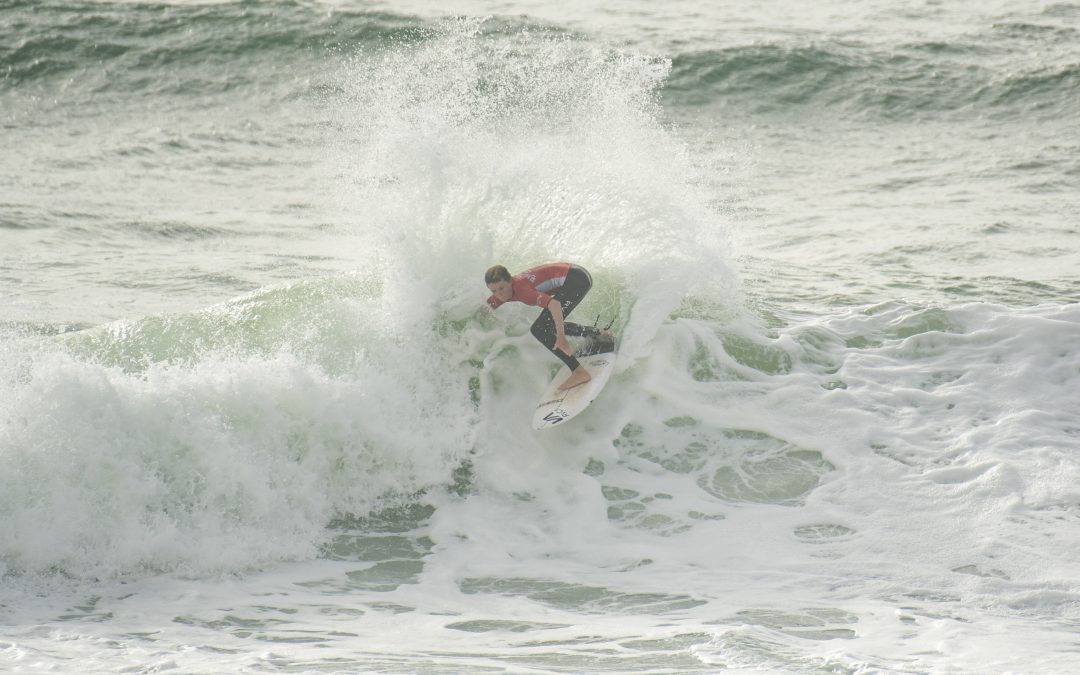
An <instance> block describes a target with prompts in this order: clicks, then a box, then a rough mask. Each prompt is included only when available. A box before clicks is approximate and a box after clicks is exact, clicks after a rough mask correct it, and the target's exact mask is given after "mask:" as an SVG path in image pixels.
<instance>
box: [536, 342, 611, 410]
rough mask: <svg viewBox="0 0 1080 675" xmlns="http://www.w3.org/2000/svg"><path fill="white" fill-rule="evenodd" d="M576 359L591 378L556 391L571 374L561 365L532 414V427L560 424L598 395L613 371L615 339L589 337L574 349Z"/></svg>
mask: <svg viewBox="0 0 1080 675" xmlns="http://www.w3.org/2000/svg"><path fill="white" fill-rule="evenodd" d="M574 356H575V357H576V358H577V360H578V362H579V363H581V365H582V366H583V367H584V368H585V369H586V370H588V371H589V375H591V376H592V379H591V380H589V381H588V382H586V383H585V384H583V385H581V386H578V387H574V388H573V389H566V390H563V391H559V385H560V384H562V383H563V382H564V381H566V378H568V377H570V369H569V368H567V367H566V366H563V367H562V368H560V369H559V372H558V373H557V374H556V375H555V379H553V380H552V381H551V384H549V385H548V388H547V389H546V390H545V391H544V396H543V397H542V398H541V399H540V403H539V404H537V406H536V411H535V412H534V413H533V429H549V428H551V427H554V426H558V425H559V424H562V423H563V422H565V421H566V420H568V419H570V418H571V417H573V416H574V415H577V414H578V413H580V412H581V411H582V410H585V408H587V407H588V406H589V404H590V403H592V402H593V401H595V400H596V397H597V396H599V395H600V390H601V389H603V388H604V385H605V384H607V381H608V379H610V378H611V374H612V373H613V372H614V371H615V341H614V340H610V339H609V340H606V341H602V342H597V341H593V340H589V341H587V342H586V343H585V346H584V347H582V348H581V349H580V350H578V351H576V352H574Z"/></svg>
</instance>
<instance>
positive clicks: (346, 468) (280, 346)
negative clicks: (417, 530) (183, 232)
mask: <svg viewBox="0 0 1080 675" xmlns="http://www.w3.org/2000/svg"><path fill="white" fill-rule="evenodd" d="M144 11H150V10H144ZM210 11H212V10H209V9H202V8H194V9H185V10H183V12H181V14H182V15H184V16H186V17H187V18H186V19H185V21H186V22H187V23H190V22H191V21H192V20H194V19H193V17H199V16H201V15H202V13H203V12H210ZM137 16H138V13H137ZM217 20H218V21H222V22H224V23H225V25H226V26H231V27H230V28H229V30H235V26H233V25H232V22H236V21H245V22H246V21H252V19H250V18H247V17H246V15H245V14H244V12H242V11H241V10H240V8H233V10H232V11H231V12H226V16H225V17H224V18H220V17H219V18H218V19H217ZM177 21H180V19H179V18H178V19H177ZM90 23H91V24H95V25H96V22H95V21H90ZM168 25H169V23H168V22H165V24H164V25H163V26H161V29H162V30H166V29H167V27H168ZM132 30H136V29H134V28H133V29H132ZM264 30H265V29H264ZM271 32H272V31H271ZM383 38H384V39H385V38H386V36H385V35H383ZM263 41H264V38H261V37H258V36H253V37H251V38H250V42H251V45H258V44H261V43H262V42H263ZM271 42H272V43H273V45H275V47H274V48H280V47H281V46H282V45H285V46H291V45H292V42H291V41H290V40H286V39H281V40H274V41H271ZM252 48H254V47H252ZM245 49H246V48H245ZM667 72H668V65H667V63H666V62H664V61H660V60H656V59H651V58H644V57H638V56H634V55H631V54H626V53H620V52H611V51H599V50H596V49H594V48H592V47H591V46H588V45H584V44H581V43H579V42H576V41H575V40H573V39H571V38H568V37H566V36H563V35H559V34H549V33H540V34H536V35H531V34H529V33H524V32H520V31H519V30H518V29H512V30H510V31H509V32H508V31H507V29H505V28H504V27H499V26H496V27H495V28H494V29H492V27H491V26H489V25H487V24H484V23H483V22H479V21H454V22H449V23H446V24H443V25H441V26H436V27H430V26H429V27H427V28H425V29H424V30H416V31H415V32H414V33H413V34H412V37H411V39H410V40H407V41H405V42H404V43H403V44H401V45H397V46H395V43H393V42H391V46H390V47H389V48H386V49H380V50H378V51H377V52H376V53H374V54H373V55H366V54H364V53H363V52H360V53H359V54H358V55H357V56H354V57H350V58H349V59H347V60H345V61H344V62H343V63H342V65H341V66H340V70H339V72H338V74H337V78H338V79H337V85H336V86H334V87H323V88H321V90H320V91H321V93H320V94H319V97H320V102H319V108H320V109H321V110H322V111H323V114H325V115H326V116H327V117H326V122H325V124H326V126H327V128H328V129H329V130H331V132H332V133H333V136H334V144H333V146H332V147H331V152H330V153H329V155H328V156H330V157H332V158H333V159H332V161H333V162H334V166H336V167H338V171H340V172H341V174H342V175H346V176H348V180H347V182H345V183H343V186H342V188H341V190H340V191H339V192H338V193H337V195H336V196H335V199H337V200H338V201H339V203H340V204H341V205H342V207H343V212H344V213H347V214H348V218H349V219H350V220H351V221H353V222H355V223H356V228H357V230H358V231H359V232H362V234H360V235H358V237H357V238H356V239H354V240H353V242H352V245H353V246H355V247H356V250H355V251H354V253H353V255H354V260H356V261H357V262H358V263H359V264H360V265H361V269H362V270H363V271H362V272H357V273H354V274H345V275H343V276H340V277H335V278H331V279H328V280H318V279H315V280H311V281H305V282H299V283H292V284H289V285H288V286H286V287H284V288H271V289H265V290H260V291H257V292H255V293H253V294H250V295H247V296H244V297H241V298H239V299H237V300H234V301H231V302H227V303H224V304H222V305H219V306H216V307H213V308H211V309H209V310H205V311H196V312H193V313H165V314H161V315H156V316H151V317H148V318H144V319H138V320H122V321H119V322H116V323H110V324H107V325H103V326H100V327H96V328H91V329H87V330H82V331H78V332H73V333H68V334H65V335H63V336H62V338H61V339H60V341H59V342H58V343H54V342H53V341H51V340H46V341H45V342H44V343H39V342H38V340H37V338H34V337H33V336H24V337H23V338H21V339H16V340H14V341H13V342H12V346H11V347H10V348H9V349H8V350H7V352H6V355H5V356H6V364H5V365H6V368H7V370H8V372H9V373H11V375H10V377H9V378H8V379H6V380H5V381H6V382H7V385H6V386H7V387H8V389H7V391H6V392H5V396H4V397H3V398H4V400H5V402H6V403H5V405H6V406H7V416H8V419H11V420H15V421H16V422H15V423H13V424H12V425H9V426H8V427H7V428H6V430H5V431H6V434H5V436H4V439H3V442H4V448H5V451H4V456H5V458H6V461H7V462H9V466H10V467H11V470H10V471H7V472H5V479H4V480H5V483H6V486H5V487H6V489H5V490H4V491H3V492H4V495H5V497H4V499H5V510H6V512H7V513H8V514H9V517H8V518H6V519H5V521H4V527H5V529H6V530H7V531H6V535H7V536H4V537H3V539H4V541H5V542H6V543H5V549H6V550H5V551H4V553H3V556H2V557H3V560H4V562H5V570H6V571H7V572H8V573H14V574H29V573H43V572H48V571H61V572H63V573H64V574H67V575H70V576H75V577H87V576H102V575H104V576H110V575H125V574H130V573H137V572H139V571H140V570H151V571H170V570H183V571H186V572H188V573H194V574H198V573H207V572H211V571H214V570H224V571H227V570H232V569H246V568H249V567H251V566H257V565H259V564H262V563H264V562H266V561H269V560H277V559H289V558H296V557H301V558H302V557H305V556H309V555H313V554H314V553H315V551H316V546H317V545H318V544H319V543H320V542H322V541H323V540H324V539H325V538H326V536H327V535H326V531H325V526H326V525H327V523H329V522H330V521H331V520H333V519H335V518H338V517H342V516H350V515H364V514H366V513H367V512H368V510H369V509H371V508H373V507H374V506H377V505H380V504H384V503H385V502H386V501H387V500H394V499H404V500H406V501H407V500H409V499H414V498H415V495H417V494H422V493H423V492H424V491H426V490H428V489H431V488H432V487H436V486H439V485H440V484H441V482H442V481H445V480H446V479H447V478H448V477H449V476H451V475H453V472H454V470H455V469H457V468H460V467H461V465H462V463H463V462H465V461H466V460H467V459H468V458H469V457H470V456H471V455H474V454H483V453H485V452H488V451H490V450H491V449H492V448H493V447H498V446H500V445H501V443H502V442H503V436H502V434H503V433H504V432H502V431H497V428H498V427H499V426H500V425H498V424H496V420H495V419H491V415H492V412H491V406H492V405H494V404H490V403H487V401H486V400H485V399H486V398H487V397H488V396H492V397H495V396H496V394H494V393H493V391H498V389H499V386H498V385H497V384H496V382H497V381H498V380H501V379H503V378H505V377H507V376H508V374H509V372H510V371H508V370H507V369H513V368H515V366H513V365H511V364H512V362H513V361H516V360H518V359H525V362H526V363H529V364H531V365H533V366H535V367H536V370H535V372H534V374H533V375H532V376H531V377H530V378H529V379H528V384H530V385H535V384H538V383H539V381H540V380H541V379H543V378H545V377H546V376H547V375H546V370H545V369H544V367H543V364H544V363H545V362H544V360H543V358H542V357H541V356H539V355H536V354H531V353H530V352H531V350H529V349H528V348H527V347H526V346H525V345H524V344H519V342H520V341H519V340H509V338H507V337H506V334H505V333H503V329H502V328H498V327H497V326H498V324H495V323H493V320H492V319H490V318H489V317H485V316H483V315H477V314H476V313H475V310H476V307H477V306H478V303H477V300H478V298H476V297H474V296H476V294H477V292H478V291H480V290H482V283H480V282H477V280H478V279H482V276H483V270H484V269H486V267H487V266H488V265H489V264H491V262H492V261H495V260H502V261H504V262H506V264H508V265H511V266H514V267H520V266H522V265H524V264H525V262H526V261H529V260H534V259H537V258H540V257H542V256H544V255H545V252H546V251H550V250H559V251H561V252H562V255H563V256H565V257H567V258H570V259H575V260H588V261H590V263H589V266H590V268H591V269H592V270H593V272H594V274H596V276H597V277H598V278H599V279H600V281H599V282H598V284H597V288H596V290H594V292H593V293H592V295H591V297H590V298H589V301H588V302H586V303H585V305H584V306H583V307H582V308H581V310H579V313H593V312H596V313H601V314H603V315H604V316H605V317H606V319H607V320H610V319H612V318H615V316H616V315H619V316H621V321H622V323H623V325H625V327H626V332H627V338H626V340H625V341H624V348H623V349H624V354H625V355H626V357H627V362H628V363H632V362H633V361H634V360H635V359H636V358H638V357H640V355H641V354H642V352H643V351H644V350H646V349H647V344H648V342H649V341H650V340H651V339H652V338H653V336H655V334H656V331H657V330H658V329H659V327H660V325H661V323H662V320H663V318H664V317H665V316H667V315H668V314H670V313H671V311H673V310H674V309H675V308H676V307H677V306H678V305H679V304H680V303H681V301H682V297H683V294H684V292H685V291H686V290H688V289H689V287H690V285H691V283H692V279H694V278H695V277H699V278H700V277H701V276H702V275H703V273H704V271H705V270H708V271H709V276H710V277H711V278H712V281H711V282H710V283H708V284H704V285H701V284H700V283H698V284H697V285H699V286H700V291H701V292H705V291H708V290H709V289H712V290H718V291H719V292H723V291H724V287H725V286H724V284H725V282H724V278H725V277H724V275H723V274H722V273H721V274H717V273H716V272H717V269H716V267H717V265H720V266H721V270H722V269H723V268H724V265H725V263H724V248H723V246H724V244H723V237H722V236H721V235H719V234H717V233H714V232H712V231H711V227H712V222H713V221H712V220H711V217H710V215H709V213H708V210H707V208H705V207H704V205H703V200H702V199H701V198H700V196H698V195H696V194H695V192H694V189H693V188H690V187H687V186H686V183H687V180H686V177H687V171H688V168H687V166H686V164H685V162H684V160H683V155H682V152H683V151H682V148H681V147H680V146H679V144H678V142H677V141H676V140H675V139H674V138H673V137H672V136H671V135H670V134H668V133H667V132H666V130H665V129H664V128H663V127H662V125H661V124H660V123H659V114H658V113H659V107H658V103H657V89H658V87H659V86H660V84H661V83H662V82H663V79H664V77H665V76H666V74H667ZM694 229H696V230H698V231H699V232H700V236H699V237H698V238H697V239H696V240H693V241H690V240H688V239H687V238H686V237H685V233H686V231H687V230H694ZM710 242H712V243H710ZM631 285H633V286H634V287H635V290H630V289H629V287H630V286H631ZM729 292H730V291H729ZM508 314H510V318H511V324H510V325H511V329H510V333H511V334H520V333H523V332H525V331H524V326H526V325H527V323H524V324H523V323H522V322H525V321H527V320H529V319H528V318H527V317H525V316H524V315H523V314H521V313H508ZM590 321H591V319H590ZM477 322H478V323H477ZM505 350H510V351H511V352H512V353H513V354H515V356H514V357H513V358H511V357H510V356H503V357H501V358H499V359H497V361H496V363H495V364H493V363H492V362H491V359H492V358H494V356H493V355H494V354H499V353H501V352H503V351H505ZM518 352H521V354H518ZM496 364H497V367H495V366H496ZM492 378H496V379H494V380H493V379H492ZM506 386H509V385H506ZM523 396H524V394H523V393H518V395H517V397H515V398H514V399H513V400H514V401H515V403H516V404H526V401H525V399H524V398H522V397H523ZM505 414H506V416H507V418H508V419H513V417H511V416H510V415H511V413H509V412H506V413H505ZM515 417H520V420H519V422H520V423H518V424H515V425H513V426H511V427H510V428H513V429H518V428H523V427H522V426H521V425H522V424H524V423H525V421H526V416H522V415H517V416H515ZM50 430H54V431H50Z"/></svg>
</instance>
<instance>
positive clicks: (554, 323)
mask: <svg viewBox="0 0 1080 675" xmlns="http://www.w3.org/2000/svg"><path fill="white" fill-rule="evenodd" d="M484 283H486V284H487V287H488V290H490V291H491V294H492V295H491V297H490V298H488V299H487V304H488V305H490V306H491V308H492V309H495V308H497V307H499V306H500V305H502V304H503V303H505V302H523V303H525V304H526V305H536V306H537V307H543V308H544V311H542V312H540V316H539V318H537V319H536V321H535V322H534V323H533V325H532V334H533V336H535V337H536V339H537V340H539V341H540V344H542V345H544V346H545V347H547V349H548V351H550V352H551V353H552V354H554V355H555V356H557V357H559V359H561V360H562V362H563V363H565V364H566V367H567V368H569V369H570V377H568V378H566V381H565V382H563V383H562V384H560V385H559V389H560V390H565V389H571V388H573V387H577V386H580V385H583V384H585V383H586V382H588V381H589V380H591V379H592V376H591V375H589V371H587V370H585V368H584V367H583V366H582V365H581V364H580V363H579V362H578V360H577V359H575V358H574V354H573V351H571V349H570V343H569V342H567V340H566V336H567V335H573V336H584V337H596V336H597V335H600V333H601V331H599V330H597V329H596V328H590V327H588V326H580V325H578V324H576V323H570V322H569V321H566V320H565V319H566V317H567V316H569V315H570V312H572V311H574V307H576V306H577V305H578V303H579V302H581V299H582V298H584V297H585V294H586V293H588V292H589V289H590V288H592V276H590V275H589V272H588V271H587V270H586V269H585V268H584V267H579V266H577V265H571V264H570V263H549V264H546V265H539V266H537V267H533V268H532V269H528V270H525V271H524V272H522V273H521V274H515V275H514V276H510V272H509V271H507V269H506V268H505V267H503V266H502V265H495V266H494V267H492V268H490V269H489V270H488V271H487V272H486V273H485V274H484Z"/></svg>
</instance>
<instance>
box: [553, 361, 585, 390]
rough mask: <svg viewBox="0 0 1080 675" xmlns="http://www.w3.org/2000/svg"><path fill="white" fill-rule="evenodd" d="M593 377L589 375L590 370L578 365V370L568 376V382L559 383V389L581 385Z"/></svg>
mask: <svg viewBox="0 0 1080 675" xmlns="http://www.w3.org/2000/svg"><path fill="white" fill-rule="evenodd" d="M591 379H592V375H589V371H587V370H585V367H584V366H578V368H577V370H575V371H574V372H572V373H570V377H568V378H566V382H563V383H562V384H560V385H559V391H566V390H567V389H573V388H574V387H580V386H581V385H583V384H585V383H586V382H588V381H589V380H591Z"/></svg>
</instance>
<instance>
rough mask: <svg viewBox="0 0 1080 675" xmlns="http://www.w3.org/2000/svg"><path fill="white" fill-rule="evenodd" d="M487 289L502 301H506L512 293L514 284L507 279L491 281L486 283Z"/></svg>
mask: <svg viewBox="0 0 1080 675" xmlns="http://www.w3.org/2000/svg"><path fill="white" fill-rule="evenodd" d="M488 290H489V291H491V292H492V294H493V295H494V296H495V297H496V298H498V299H499V300H502V301H503V302H506V301H507V300H509V299H510V298H511V296H513V295H514V286H513V285H512V284H511V283H510V282H509V281H493V282H492V283H490V284H488Z"/></svg>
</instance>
